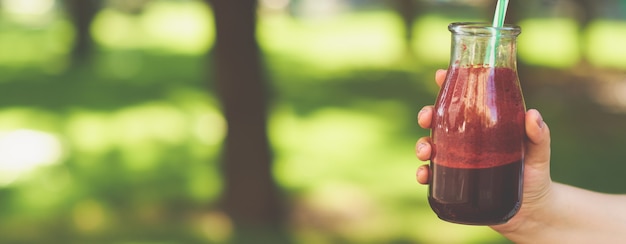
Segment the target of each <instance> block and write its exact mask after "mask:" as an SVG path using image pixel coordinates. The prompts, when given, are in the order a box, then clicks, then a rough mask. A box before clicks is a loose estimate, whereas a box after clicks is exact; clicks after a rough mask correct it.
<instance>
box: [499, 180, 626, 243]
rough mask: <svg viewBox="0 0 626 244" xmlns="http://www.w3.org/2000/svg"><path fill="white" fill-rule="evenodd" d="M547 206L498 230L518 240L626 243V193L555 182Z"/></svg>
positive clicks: (512, 239) (532, 241) (520, 241)
mask: <svg viewBox="0 0 626 244" xmlns="http://www.w3.org/2000/svg"><path fill="white" fill-rule="evenodd" d="M547 197H548V198H549V199H548V201H546V202H547V203H548V206H545V207H544V208H541V209H540V210H539V209H538V211H536V212H535V213H533V214H532V215H529V216H527V217H526V218H525V219H524V221H523V223H520V224H519V225H518V226H517V227H516V228H515V229H498V228H494V230H496V231H498V232H500V233H501V234H502V235H504V236H505V237H507V238H509V239H510V240H511V241H514V242H515V243H522V244H523V243H623V242H624V241H625V240H626V195H611V194H604V193H597V192H592V191H588V190H584V189H580V188H576V187H572V186H568V185H563V184H558V183H553V185H552V190H551V193H550V195H549V196H547Z"/></svg>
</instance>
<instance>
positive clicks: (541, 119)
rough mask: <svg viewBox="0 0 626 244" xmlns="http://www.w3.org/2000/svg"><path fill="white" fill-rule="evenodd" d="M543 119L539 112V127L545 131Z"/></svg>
mask: <svg viewBox="0 0 626 244" xmlns="http://www.w3.org/2000/svg"><path fill="white" fill-rule="evenodd" d="M543 125H544V122H543V117H541V113H539V111H537V126H539V129H543Z"/></svg>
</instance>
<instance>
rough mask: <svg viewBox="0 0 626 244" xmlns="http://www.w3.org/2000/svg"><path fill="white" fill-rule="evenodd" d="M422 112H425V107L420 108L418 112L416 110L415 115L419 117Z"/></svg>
mask: <svg viewBox="0 0 626 244" xmlns="http://www.w3.org/2000/svg"><path fill="white" fill-rule="evenodd" d="M424 112H426V109H425V108H422V109H421V110H420V111H419V112H417V117H418V118H419V117H420V116H421V115H422V113H424Z"/></svg>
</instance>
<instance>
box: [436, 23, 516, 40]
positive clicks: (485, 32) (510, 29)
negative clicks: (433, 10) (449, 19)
mask: <svg viewBox="0 0 626 244" xmlns="http://www.w3.org/2000/svg"><path fill="white" fill-rule="evenodd" d="M448 30H450V32H452V33H453V34H457V35H472V36H494V35H495V34H496V33H498V34H499V35H501V36H512V37H516V36H518V35H519V34H520V33H521V32H522V29H521V28H520V27H519V26H517V25H511V24H505V25H504V26H502V27H493V26H492V25H491V24H490V23H486V22H454V23H451V24H450V25H448Z"/></svg>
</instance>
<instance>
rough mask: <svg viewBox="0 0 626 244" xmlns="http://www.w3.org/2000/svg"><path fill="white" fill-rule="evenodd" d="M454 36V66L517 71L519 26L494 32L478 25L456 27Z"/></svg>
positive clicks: (459, 24)
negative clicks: (501, 68) (500, 68)
mask: <svg viewBox="0 0 626 244" xmlns="http://www.w3.org/2000/svg"><path fill="white" fill-rule="evenodd" d="M449 29H450V31H451V32H452V50H451V51H452V52H451V57H450V58H451V59H450V61H451V63H450V65H452V66H459V67H503V68H511V69H516V67H517V55H516V54H517V45H516V41H517V40H516V39H517V35H518V34H519V33H520V29H519V27H517V26H508V27H507V28H501V29H497V28H493V27H490V26H488V25H482V24H477V23H454V24H451V25H450V27H449Z"/></svg>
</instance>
